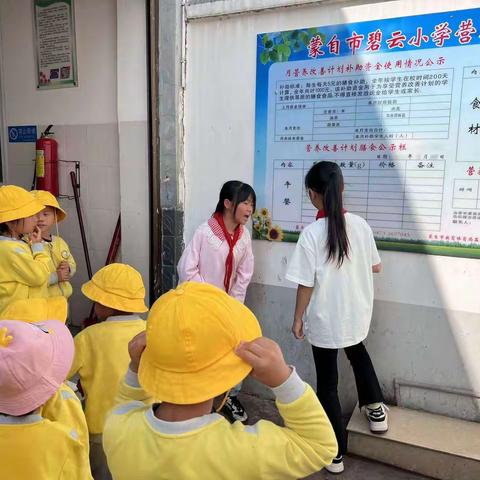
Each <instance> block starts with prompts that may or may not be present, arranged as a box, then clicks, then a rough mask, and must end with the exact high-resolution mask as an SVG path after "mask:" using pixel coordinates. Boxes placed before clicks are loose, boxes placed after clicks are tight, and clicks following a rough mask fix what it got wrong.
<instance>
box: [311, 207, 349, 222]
mask: <svg viewBox="0 0 480 480" xmlns="http://www.w3.org/2000/svg"><path fill="white" fill-rule="evenodd" d="M342 213H343V214H344V215H345V214H346V213H347V211H346V210H345V209H344V208H342ZM326 216H327V214H326V213H325V210H324V209H323V208H322V209H321V210H319V211H318V213H317V217H316V218H315V220H318V219H320V218H325V217H326Z"/></svg>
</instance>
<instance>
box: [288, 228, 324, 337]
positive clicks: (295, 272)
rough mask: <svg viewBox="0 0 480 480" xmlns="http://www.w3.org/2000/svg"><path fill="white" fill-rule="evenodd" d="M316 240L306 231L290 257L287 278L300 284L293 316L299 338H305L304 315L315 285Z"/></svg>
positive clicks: (296, 335)
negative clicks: (308, 235)
mask: <svg viewBox="0 0 480 480" xmlns="http://www.w3.org/2000/svg"><path fill="white" fill-rule="evenodd" d="M313 244H314V242H313V241H312V240H311V239H309V238H307V237H306V236H305V232H302V233H301V234H300V237H299V239H298V242H297V246H296V247H295V251H294V252H293V255H292V258H291V259H290V265H289V267H288V271H287V274H286V275H285V278H286V279H287V280H290V281H291V282H295V283H296V284H297V285H298V288H297V302H296V305H295V314H294V316H293V325H292V332H293V335H294V336H295V338H296V339H297V340H302V339H303V338H304V332H303V315H304V314H305V310H306V309H307V307H308V304H309V303H310V298H311V297H312V293H313V288H314V286H315V266H316V263H317V259H316V255H315V251H314V249H313Z"/></svg>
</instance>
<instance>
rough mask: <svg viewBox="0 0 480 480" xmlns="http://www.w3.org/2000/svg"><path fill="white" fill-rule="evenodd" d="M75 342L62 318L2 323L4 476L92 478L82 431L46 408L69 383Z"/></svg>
mask: <svg viewBox="0 0 480 480" xmlns="http://www.w3.org/2000/svg"><path fill="white" fill-rule="evenodd" d="M73 350H74V345H73V339H72V336H71V334H70V332H69V331H68V329H67V327H66V326H65V325H63V323H62V322H59V321H57V320H43V321H41V322H35V323H27V322H21V321H20V322H19V321H17V320H0V451H1V452H2V464H1V468H0V470H1V478H2V479H3V478H4V479H15V480H31V479H35V480H51V479H65V480H67V479H68V480H85V479H89V478H91V476H90V471H89V468H88V458H87V456H86V451H85V447H84V445H82V442H81V440H80V438H79V434H78V432H77V431H76V430H75V429H74V428H71V426H69V425H66V424H64V423H63V422H62V421H59V420H58V419H51V418H48V416H47V415H46V414H45V411H44V410H42V406H43V405H45V403H46V402H48V401H49V399H50V398H51V397H52V395H55V392H56V391H57V389H58V388H59V387H60V385H61V384H62V383H63V382H64V381H65V377H66V375H67V373H68V369H69V368H70V365H71V363H72V359H73V353H74V352H73Z"/></svg>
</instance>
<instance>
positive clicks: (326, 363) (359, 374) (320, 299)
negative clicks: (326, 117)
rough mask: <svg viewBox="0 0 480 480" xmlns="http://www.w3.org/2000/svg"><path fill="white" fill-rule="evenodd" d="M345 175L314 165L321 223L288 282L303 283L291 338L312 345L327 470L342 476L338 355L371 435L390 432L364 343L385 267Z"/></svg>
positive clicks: (299, 250)
mask: <svg viewBox="0 0 480 480" xmlns="http://www.w3.org/2000/svg"><path fill="white" fill-rule="evenodd" d="M343 187H344V183H343V176H342V171H341V170H340V167H339V166H338V165H337V164H336V163H333V162H319V163H317V164H315V165H314V166H313V167H312V168H311V169H310V171H309V172H308V173H307V175H306V177H305V188H306V189H307V191H308V195H309V197H310V201H311V202H312V204H313V206H314V207H315V208H316V209H318V214H317V220H316V222H314V223H312V224H310V225H308V226H307V227H306V228H305V229H304V230H303V232H302V233H301V235H300V238H299V239H298V243H297V246H296V248H295V251H294V254H293V257H292V259H291V261H290V265H289V268H288V273H287V279H289V280H291V281H292V282H295V283H297V284H298V290H297V301H296V306H295V316H294V322H293V327H292V331H293V334H294V335H295V338H297V339H303V338H305V337H306V338H307V340H308V341H309V342H310V343H311V345H312V351H313V358H314V361H315V368H316V371H317V395H318V398H319V399H320V402H321V403H322V405H323V407H324V409H325V411H326V413H327V415H328V417H329V419H330V421H331V423H332V426H333V428H334V430H335V434H336V436H337V441H338V455H337V458H335V460H334V461H333V463H332V465H330V466H329V467H327V470H329V471H331V472H335V473H340V472H342V471H343V469H344V467H343V457H342V456H343V454H344V453H345V450H346V432H345V430H344V428H343V424H342V410H341V407H340V402H339V399H338V392H337V383H338V371H337V352H338V349H344V350H345V353H346V355H347V357H348V359H349V360H350V363H351V365H352V368H353V373H354V376H355V382H356V386H357V392H358V398H359V405H360V407H365V412H366V415H367V418H368V420H369V423H370V429H371V430H372V432H375V433H382V432H386V431H387V429H388V424H387V413H386V407H385V405H384V404H383V396H382V391H381V389H380V385H379V383H378V379H377V375H376V373H375V370H374V368H373V365H372V362H371V360H370V356H369V355H368V352H367V351H366V349H365V346H364V345H363V343H362V341H363V340H365V338H366V336H367V334H368V330H369V327H370V321H371V316H372V307H373V275H372V272H380V270H381V263H380V257H379V255H378V252H377V248H376V245H375V241H374V238H373V233H372V230H371V229H370V227H369V226H368V224H367V222H365V220H364V219H363V218H361V217H359V216H357V215H353V214H351V213H347V212H346V211H345V210H344V209H343V200H342V194H343Z"/></svg>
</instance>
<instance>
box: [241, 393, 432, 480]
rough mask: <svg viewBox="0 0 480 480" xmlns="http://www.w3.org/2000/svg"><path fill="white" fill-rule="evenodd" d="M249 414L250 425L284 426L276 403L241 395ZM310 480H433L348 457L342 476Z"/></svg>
mask: <svg viewBox="0 0 480 480" xmlns="http://www.w3.org/2000/svg"><path fill="white" fill-rule="evenodd" d="M239 398H240V400H241V402H242V403H243V405H244V407H245V409H246V410H247V412H248V416H249V419H248V421H247V423H248V424H250V425H251V424H253V423H256V422H258V421H259V420H261V419H264V420H270V421H272V422H274V423H276V424H277V425H282V419H281V417H280V415H279V414H278V410H277V408H276V407H275V403H274V402H273V401H271V400H264V399H261V398H258V397H254V396H253V395H247V394H244V393H241V394H240V396H239ZM307 478H308V480H321V479H336V480H433V479H431V478H430V477H424V476H422V475H417V474H415V473H411V472H407V471H404V470H399V469H398V468H395V467H391V466H389V465H385V464H382V463H377V462H372V461H370V460H367V459H365V458H360V457H355V456H351V455H348V456H347V457H346V458H345V471H344V472H343V473H342V474H340V475H332V474H329V473H328V472H327V471H325V470H322V471H321V472H318V473H315V474H313V475H310V476H309V477H307Z"/></svg>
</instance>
